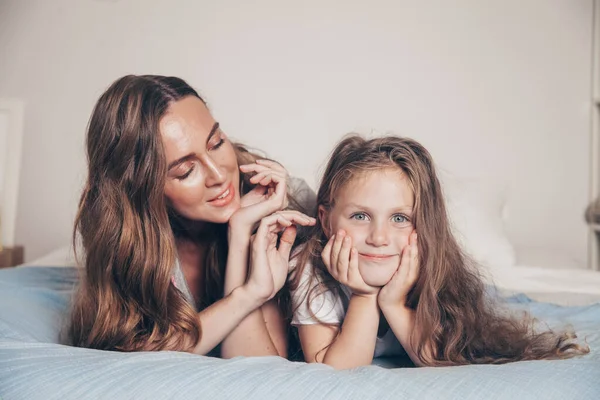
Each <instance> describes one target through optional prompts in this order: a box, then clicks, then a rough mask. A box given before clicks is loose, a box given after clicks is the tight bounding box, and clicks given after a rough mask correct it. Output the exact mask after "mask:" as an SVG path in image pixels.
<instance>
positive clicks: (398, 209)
mask: <svg viewBox="0 0 600 400" xmlns="http://www.w3.org/2000/svg"><path fill="white" fill-rule="evenodd" d="M351 207H352V208H358V209H361V210H365V211H373V209H372V208H371V207H367V206H363V205H361V204H358V203H353V202H351V203H348V204H346V207H344V208H351ZM393 210H394V212H404V213H412V210H413V206H408V205H401V206H399V207H394V208H393Z"/></svg>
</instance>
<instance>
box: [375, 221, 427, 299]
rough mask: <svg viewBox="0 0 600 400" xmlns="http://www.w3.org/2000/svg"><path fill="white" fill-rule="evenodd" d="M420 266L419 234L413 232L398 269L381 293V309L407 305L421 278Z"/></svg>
mask: <svg viewBox="0 0 600 400" xmlns="http://www.w3.org/2000/svg"><path fill="white" fill-rule="evenodd" d="M419 265H420V264H419V253H418V247H417V233H416V232H413V233H411V235H410V237H409V239H408V245H407V246H405V247H404V249H402V257H401V259H400V264H399V265H398V269H397V270H396V272H395V273H394V275H393V276H392V279H390V281H389V282H388V283H387V284H386V285H385V286H384V287H383V288H382V289H381V291H380V292H379V296H378V297H377V301H378V303H379V307H380V308H381V309H384V308H385V307H390V306H391V307H394V306H402V307H404V306H405V305H406V296H407V295H408V292H409V291H410V290H411V289H412V287H413V286H414V284H415V282H416V281H417V278H418V277H419Z"/></svg>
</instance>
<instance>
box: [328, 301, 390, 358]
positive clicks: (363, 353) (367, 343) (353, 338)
mask: <svg viewBox="0 0 600 400" xmlns="http://www.w3.org/2000/svg"><path fill="white" fill-rule="evenodd" d="M378 328H379V308H378V306H377V295H369V296H356V295H353V296H352V297H351V298H350V304H349V306H348V311H347V313H346V316H345V318H344V322H343V324H342V327H341V331H340V334H339V336H338V337H337V338H336V339H335V340H334V342H333V344H331V346H330V347H329V348H328V349H327V352H326V353H325V355H324V356H323V359H322V361H321V362H323V363H324V364H328V365H331V366H332V367H335V368H337V369H347V368H354V367H359V366H363V365H370V364H371V363H372V362H373V354H374V353H375V344H376V342H377V329H378Z"/></svg>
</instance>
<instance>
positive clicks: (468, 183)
mask: <svg viewBox="0 0 600 400" xmlns="http://www.w3.org/2000/svg"><path fill="white" fill-rule="evenodd" d="M442 187H443V190H444V194H445V196H446V204H447V207H448V214H449V218H450V223H451V226H452V231H453V233H454V234H455V237H456V239H457V240H458V242H459V243H460V244H461V246H462V248H463V250H464V251H465V253H467V254H468V255H470V256H471V257H472V258H473V259H474V260H475V261H476V262H477V263H479V264H480V265H481V266H482V267H484V268H486V267H498V266H512V265H515V264H516V252H515V249H514V247H513V246H512V244H511V243H510V241H509V239H508V237H507V236H506V233H505V229H504V216H505V211H506V189H505V188H506V186H505V185H503V184H501V183H499V182H498V181H497V180H496V179H489V178H488V179H483V178H461V179H457V178H454V177H445V178H444V179H443V183H442Z"/></svg>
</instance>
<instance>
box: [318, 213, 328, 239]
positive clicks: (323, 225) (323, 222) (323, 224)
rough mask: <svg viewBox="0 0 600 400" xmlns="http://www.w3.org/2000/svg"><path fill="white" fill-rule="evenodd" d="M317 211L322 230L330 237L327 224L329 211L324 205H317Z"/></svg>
mask: <svg viewBox="0 0 600 400" xmlns="http://www.w3.org/2000/svg"><path fill="white" fill-rule="evenodd" d="M317 211H318V216H319V223H320V224H321V228H322V229H323V232H325V236H327V237H331V227H330V226H329V212H328V211H327V210H326V209H325V207H324V206H319V208H318V210H317Z"/></svg>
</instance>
